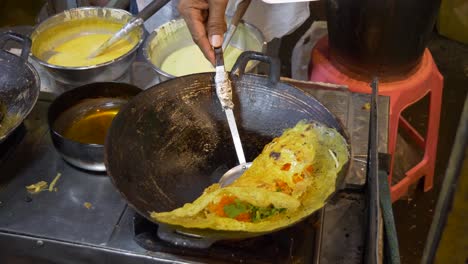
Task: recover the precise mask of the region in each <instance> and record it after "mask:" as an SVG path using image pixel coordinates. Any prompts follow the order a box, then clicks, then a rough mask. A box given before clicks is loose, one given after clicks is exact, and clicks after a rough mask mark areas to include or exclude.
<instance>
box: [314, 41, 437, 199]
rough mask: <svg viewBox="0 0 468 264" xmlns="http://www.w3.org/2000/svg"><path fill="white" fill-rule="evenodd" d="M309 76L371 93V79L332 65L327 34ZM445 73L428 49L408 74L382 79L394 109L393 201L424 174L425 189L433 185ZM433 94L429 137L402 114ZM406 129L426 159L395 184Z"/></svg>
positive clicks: (390, 150)
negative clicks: (397, 158) (396, 156)
mask: <svg viewBox="0 0 468 264" xmlns="http://www.w3.org/2000/svg"><path fill="white" fill-rule="evenodd" d="M309 79H310V80H311V81H316V82H328V83H336V84H343V85H347V86H348V87H349V90H350V91H353V92H358V93H371V88H370V87H369V83H368V82H364V81H360V80H356V79H353V78H351V77H349V76H348V75H346V74H344V73H343V72H341V71H339V70H338V69H337V68H336V67H334V66H333V65H332V63H331V62H330V60H329V56H328V38H327V37H326V36H325V37H324V38H322V39H321V40H320V41H318V42H317V44H316V46H315V47H314V49H313V50H312V61H311V71H310V74H309ZM442 89H443V77H442V75H441V74H440V72H439V70H438V69H437V66H436V65H435V63H434V60H433V59H432V55H431V53H430V52H429V50H428V49H426V50H425V51H424V55H423V57H422V59H421V62H420V63H419V65H418V66H416V68H415V69H414V71H413V72H412V74H411V75H409V76H408V78H406V79H403V80H399V81H393V82H381V83H380V84H379V94H381V95H385V96H389V97H390V113H389V126H388V127H389V128H388V153H389V154H391V156H392V158H391V164H390V174H389V184H390V186H391V196H392V201H396V200H398V199H400V198H401V197H402V196H404V195H405V194H407V192H408V187H409V186H410V185H411V184H413V183H415V182H417V181H418V180H419V179H420V178H422V177H424V191H429V190H430V189H431V188H432V185H433V178H434V168H435V162H436V154H437V141H438V134H439V120H440V111H441V104H442ZM427 94H430V95H429V96H430V105H429V117H428V124H427V134H426V137H425V138H424V137H422V136H421V135H420V134H419V133H418V132H417V131H416V129H414V128H413V127H412V126H411V124H410V123H409V122H408V121H407V120H406V119H404V118H403V117H402V116H401V113H402V112H403V110H404V109H406V108H407V107H408V106H410V105H412V104H414V103H415V102H417V101H419V100H421V99H422V98H423V97H424V96H425V95H427ZM399 125H401V127H402V128H403V129H404V131H406V132H407V133H408V134H409V135H410V137H411V138H412V139H413V140H414V141H415V143H416V144H417V145H418V146H419V147H421V149H422V150H423V151H424V156H423V159H422V160H421V161H420V162H419V163H418V164H417V165H416V166H414V167H413V168H412V169H410V170H409V171H407V172H406V173H405V177H404V178H403V179H402V180H400V181H399V182H398V183H396V184H394V185H393V186H392V184H391V183H392V174H393V164H394V155H393V154H394V153H395V147H396V143H397V136H398V127H399Z"/></svg>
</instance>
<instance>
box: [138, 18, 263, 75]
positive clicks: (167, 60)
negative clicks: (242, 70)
mask: <svg viewBox="0 0 468 264" xmlns="http://www.w3.org/2000/svg"><path fill="white" fill-rule="evenodd" d="M265 49H266V43H265V41H264V36H263V34H262V33H261V32H260V30H258V29H257V28H256V27H254V26H253V25H251V24H248V23H245V22H243V21H241V22H240V23H239V26H238V28H237V31H236V33H235V34H234V36H233V38H232V40H231V42H230V44H229V46H228V48H226V50H225V52H224V62H225V65H226V70H228V71H230V70H231V67H232V66H233V65H234V62H235V61H236V60H237V58H238V57H239V55H240V54H241V53H242V52H244V51H248V50H250V51H257V52H265ZM143 55H144V56H145V58H146V60H147V62H148V63H149V64H150V65H151V67H152V68H153V69H154V70H155V71H156V72H157V73H158V75H159V78H160V79H161V81H164V80H168V79H172V78H174V77H180V76H184V75H188V74H193V73H200V72H210V71H214V68H212V66H211V64H210V63H209V62H208V60H206V59H205V57H204V56H203V54H202V52H201V51H200V50H199V48H198V46H196V45H195V43H194V42H193V39H192V36H191V35H190V32H189V30H188V27H187V24H186V23H185V21H184V20H183V19H176V20H171V21H169V22H167V23H165V24H164V25H162V26H160V27H159V28H157V29H156V30H154V31H153V32H152V33H151V34H150V35H149V36H148V37H147V38H146V40H145V43H144V45H143ZM257 64H258V62H254V61H252V62H251V63H249V64H248V66H247V68H246V71H248V72H252V71H253V70H254V69H255V67H256V66H257Z"/></svg>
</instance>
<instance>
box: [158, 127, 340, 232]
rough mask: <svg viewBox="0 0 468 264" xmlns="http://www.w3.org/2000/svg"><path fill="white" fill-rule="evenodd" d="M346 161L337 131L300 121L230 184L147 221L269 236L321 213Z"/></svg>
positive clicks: (216, 188)
mask: <svg viewBox="0 0 468 264" xmlns="http://www.w3.org/2000/svg"><path fill="white" fill-rule="evenodd" d="M348 159H349V152H348V146H347V143H346V140H345V139H344V138H343V136H342V135H341V134H340V133H339V132H337V131H336V130H335V129H332V128H328V127H325V126H323V125H321V124H317V123H308V122H305V121H301V122H299V123H298V124H297V125H296V126H295V127H293V128H290V129H287V130H285V131H284V132H283V134H282V135H281V136H280V137H277V138H275V139H273V141H272V142H270V143H269V144H267V145H266V146H265V147H264V149H263V151H262V153H261V154H260V155H259V156H257V158H256V159H255V160H254V161H253V162H252V165H251V167H250V168H249V169H247V170H246V171H245V172H244V174H242V176H241V177H239V178H238V179H237V180H235V181H234V182H233V183H232V184H230V185H228V186H225V187H221V186H220V185H219V184H217V183H216V184H213V185H211V186H209V187H208V188H206V189H205V190H204V192H203V194H202V195H201V196H200V197H199V198H197V199H196V200H195V201H194V202H192V203H187V204H185V205H184V206H182V207H180V208H177V209H175V210H173V211H170V212H160V213H157V212H151V217H152V218H153V219H155V220H156V221H158V222H161V223H166V224H170V225H177V226H182V227H185V228H202V229H205V228H206V229H214V230H223V231H246V232H268V231H272V230H275V229H278V228H282V227H285V226H288V225H291V224H293V223H295V222H297V221H299V220H301V219H302V218H304V217H306V216H308V215H310V214H311V213H313V212H314V211H316V210H318V209H320V208H321V207H322V206H323V205H324V204H325V201H326V200H327V198H328V197H329V196H330V195H331V194H332V193H333V192H334V191H335V182H336V178H337V175H338V173H339V172H340V170H341V168H342V167H343V165H344V164H345V163H346V162H347V161H348Z"/></svg>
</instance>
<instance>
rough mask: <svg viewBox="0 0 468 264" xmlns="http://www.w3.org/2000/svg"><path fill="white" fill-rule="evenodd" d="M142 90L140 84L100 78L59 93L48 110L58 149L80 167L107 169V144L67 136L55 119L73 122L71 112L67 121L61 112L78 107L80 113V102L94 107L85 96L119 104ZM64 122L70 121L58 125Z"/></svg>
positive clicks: (101, 102) (98, 102) (68, 159)
mask: <svg viewBox="0 0 468 264" xmlns="http://www.w3.org/2000/svg"><path fill="white" fill-rule="evenodd" d="M141 91H142V90H141V89H140V88H138V87H136V86H133V85H130V84H126V83H116V82H101V83H91V84H87V85H84V86H80V87H77V88H74V89H72V90H70V91H67V92H65V93H63V94H61V95H60V96H58V97H57V98H56V99H55V100H54V101H53V102H52V104H51V105H50V107H49V111H48V125H49V130H50V135H51V137H52V142H53V144H54V147H55V148H56V150H57V151H58V152H59V153H60V154H61V155H62V157H63V158H64V159H65V160H66V161H67V162H69V163H70V164H72V165H74V166H76V167H78V168H81V169H85V170H91V171H105V170H106V168H105V165H104V144H85V143H81V142H78V141H75V140H71V139H69V138H66V137H65V136H64V135H63V133H62V132H61V131H60V129H58V128H57V124H56V122H57V121H58V120H60V122H61V123H64V122H65V123H66V122H69V124H70V123H71V122H73V120H74V118H73V116H70V118H68V120H69V121H67V119H65V120H64V119H63V117H62V116H61V115H62V114H64V112H66V111H67V110H69V109H72V108H73V107H75V109H78V110H77V111H76V112H73V114H75V113H76V115H80V114H81V113H80V108H81V105H83V108H84V107H92V105H90V104H89V103H88V104H83V102H84V101H85V100H88V101H90V100H89V99H94V101H93V102H97V103H96V104H100V105H102V104H103V103H107V102H108V103H114V104H115V103H116V102H118V104H119V106H122V105H123V104H126V102H127V101H128V100H130V99H131V98H132V97H133V96H135V95H137V94H138V93H139V92H141ZM106 101H107V102H106ZM83 111H86V110H83ZM63 125H67V124H62V125H59V127H62V126H63Z"/></svg>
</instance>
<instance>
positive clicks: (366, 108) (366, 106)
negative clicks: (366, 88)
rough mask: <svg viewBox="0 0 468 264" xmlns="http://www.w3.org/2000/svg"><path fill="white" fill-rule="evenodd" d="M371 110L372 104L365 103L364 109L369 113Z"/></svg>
mask: <svg viewBox="0 0 468 264" xmlns="http://www.w3.org/2000/svg"><path fill="white" fill-rule="evenodd" d="M370 108H371V105H370V103H365V104H364V105H363V106H362V109H364V110H367V111H369V110H370Z"/></svg>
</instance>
